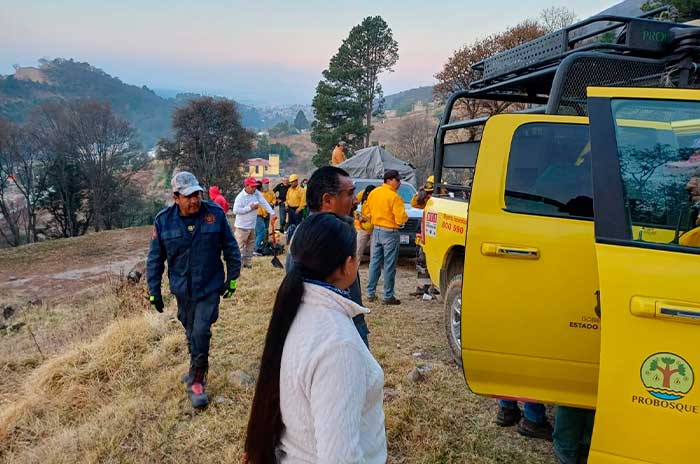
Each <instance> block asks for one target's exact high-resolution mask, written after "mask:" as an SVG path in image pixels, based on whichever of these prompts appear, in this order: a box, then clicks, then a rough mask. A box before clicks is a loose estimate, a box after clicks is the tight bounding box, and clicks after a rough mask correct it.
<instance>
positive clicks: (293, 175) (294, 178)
mask: <svg viewBox="0 0 700 464" xmlns="http://www.w3.org/2000/svg"><path fill="white" fill-rule="evenodd" d="M295 180H299V176H297V175H296V174H292V175H291V176H289V182H294V181H295Z"/></svg>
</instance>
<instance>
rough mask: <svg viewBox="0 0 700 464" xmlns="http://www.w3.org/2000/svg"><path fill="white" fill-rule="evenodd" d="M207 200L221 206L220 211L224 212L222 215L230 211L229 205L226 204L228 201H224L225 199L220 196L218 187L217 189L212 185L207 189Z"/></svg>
mask: <svg viewBox="0 0 700 464" xmlns="http://www.w3.org/2000/svg"><path fill="white" fill-rule="evenodd" d="M209 198H210V199H211V201H213V202H214V203H216V204H217V205H219V206H221V209H223V210H224V213H228V212H229V210H230V209H231V205H229V204H228V201H226V198H225V197H224V196H223V195H222V194H221V191H220V190H219V187H217V186H216V185H212V186H211V187H209Z"/></svg>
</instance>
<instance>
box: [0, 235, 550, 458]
mask: <svg viewBox="0 0 700 464" xmlns="http://www.w3.org/2000/svg"><path fill="white" fill-rule="evenodd" d="M120 233H121V234H123V235H121V236H120V235H119V234H120ZM148 233H149V231H148V228H141V229H132V230H129V231H115V232H109V233H104V234H103V233H101V234H92V235H90V236H87V237H81V238H79V239H71V240H65V241H57V242H56V243H58V244H54V243H53V242H51V244H38V245H33V246H30V247H25V248H24V250H19V251H18V250H7V251H4V252H0V263H4V264H3V266H4V265H5V264H7V263H15V264H14V265H13V267H12V268H11V269H12V270H10V271H8V272H13V273H15V277H18V278H20V280H21V279H25V278H31V277H32V276H34V277H37V278H38V276H40V275H42V273H43V274H50V275H52V276H54V277H56V275H55V273H56V272H58V271H59V270H60V268H61V265H63V267H64V271H65V268H69V269H72V271H73V272H77V270H76V269H75V268H76V267H77V268H79V267H80V266H87V267H88V269H89V268H92V267H94V263H95V262H99V263H101V264H102V265H105V264H109V263H110V262H112V261H114V260H115V259H116V260H120V259H122V258H121V257H120V256H121V254H123V253H132V254H137V255H139V256H142V255H143V253H144V252H145V243H146V242H147V240H148ZM105 244H107V245H109V246H105ZM34 247H38V249H36V250H35V249H34ZM51 247H58V248H51ZM22 256H28V257H29V258H22ZM61 256H65V257H66V258H65V259H63V261H61V260H60V257H61ZM76 257H80V259H76ZM15 261H17V262H15ZM3 269H4V267H3ZM366 271H367V269H366V265H364V266H363V267H362V269H361V279H362V280H363V281H366V277H367V272H366ZM28 276H29V277H28ZM261 277H263V278H261ZM281 278H282V272H280V271H278V270H275V269H273V268H272V267H271V265H270V263H269V258H256V259H255V260H254V264H253V269H252V270H249V271H246V272H244V273H243V275H242V276H241V279H240V280H239V291H238V292H237V293H236V295H235V297H234V299H233V300H232V301H230V300H227V301H224V302H223V303H222V305H221V310H220V318H219V321H218V322H217V323H216V324H215V326H214V329H213V332H214V336H213V339H212V357H211V371H210V376H209V391H210V394H211V398H212V404H211V406H210V407H209V409H208V410H206V411H203V412H194V411H193V410H192V409H191V407H190V405H189V401H188V399H187V397H186V395H185V392H184V388H183V386H182V384H181V383H180V382H179V377H180V375H181V374H182V373H183V372H185V370H186V369H187V359H188V356H187V349H186V345H185V342H184V335H183V333H182V328H181V326H180V324H179V322H178V321H177V319H176V316H175V312H176V308H175V302H174V301H173V299H172V298H168V301H167V302H166V303H167V306H166V311H165V313H164V314H162V315H159V314H155V313H153V312H151V311H150V310H149V309H148V308H147V304H146V303H147V302H146V299H145V298H144V295H145V289H144V287H142V286H141V285H138V286H129V285H127V284H124V283H122V282H120V281H119V280H118V279H113V280H111V281H108V283H107V284H104V283H99V281H97V280H95V281H93V282H90V283H85V282H83V285H84V286H86V288H91V289H92V291H93V293H92V294H91V296H90V297H89V298H85V297H83V298H75V299H72V298H70V297H69V296H67V295H64V296H63V299H62V300H61V301H62V302H61V303H60V304H61V305H63V307H64V311H63V312H59V310H58V309H57V308H56V307H55V306H54V305H55V304H57V303H54V302H53V300H52V299H51V298H49V295H46V293H49V292H51V291H52V289H53V288H55V286H56V285H55V284H54V285H47V286H46V287H42V291H44V293H45V295H44V297H45V304H44V306H42V307H41V308H34V309H32V308H24V309H22V310H21V312H20V314H19V315H17V316H14V317H13V319H12V321H13V323H15V324H16V323H18V322H26V323H27V324H28V325H31V326H32V327H33V329H32V333H33V334H34V335H35V336H36V337H37V340H38V343H39V346H43V347H46V341H45V340H46V333H47V332H50V331H52V330H63V329H62V328H65V327H73V330H74V331H78V329H76V327H75V326H76V324H78V321H80V319H81V316H84V315H87V314H93V315H95V322H94V324H93V325H92V326H91V327H92V329H90V331H91V332H90V334H88V335H84V336H79V337H76V338H75V339H73V340H66V341H64V344H63V345H62V346H60V347H59V346H57V347H56V348H55V349H54V350H47V352H46V353H45V357H46V359H45V360H44V359H42V357H40V356H39V355H38V354H37V352H36V348H35V346H34V345H33V343H32V342H31V340H32V336H31V335H30V334H29V333H28V331H27V326H24V327H22V328H20V329H18V330H17V331H13V332H9V331H8V332H2V335H0V343H2V347H3V355H4V357H5V358H4V359H3V362H2V366H4V367H2V372H1V374H2V375H3V378H4V379H7V376H8V373H12V374H13V375H14V377H13V378H14V380H13V382H12V385H13V387H12V388H7V389H5V388H3V389H2V390H0V462H5V463H34V462H42V463H74V462H88V463H90V462H238V458H239V457H240V455H241V450H242V442H243V438H244V430H245V424H246V422H247V418H248V412H249V406H250V404H251V399H252V394H253V387H252V385H246V384H241V382H240V381H239V379H240V377H241V373H246V374H249V375H252V376H254V375H255V374H256V373H257V369H258V363H259V357H260V353H261V350H262V344H263V338H264V335H265V331H266V327H267V323H268V320H269V317H270V310H271V306H272V302H273V299H274V295H275V292H276V289H277V287H278V285H279V283H280V281H281ZM37 282H38V281H37ZM76 282H81V281H76ZM414 282H415V281H414V270H413V266H412V263H410V262H407V263H403V264H402V266H401V267H400V269H399V272H398V275H397V292H398V296H399V297H401V298H402V299H404V304H403V305H402V306H401V307H385V306H381V305H376V304H373V305H370V308H371V309H372V313H371V314H369V315H368V325H369V327H370V330H371V334H370V343H371V346H372V353H373V354H374V356H375V357H376V358H377V360H378V362H379V363H380V364H381V366H382V367H383V369H384V373H385V388H386V391H385V413H386V426H387V438H388V443H389V454H390V462H391V463H394V464H402V463H435V464H437V463H515V462H518V463H552V462H554V459H553V454H552V452H551V450H550V444H548V443H544V442H541V441H537V440H529V439H525V438H522V437H520V436H519V435H517V434H516V433H515V431H514V430H513V429H501V428H499V427H497V426H495V424H494V423H493V419H494V415H495V411H496V405H495V401H493V400H490V399H486V398H481V397H477V396H475V395H472V394H471V393H469V391H468V389H467V388H466V386H465V383H464V379H463V377H462V372H461V370H460V369H459V368H458V367H457V366H456V365H455V364H454V363H453V362H452V360H451V358H450V354H449V352H448V348H447V346H446V343H445V341H444V335H443V320H442V307H441V305H439V304H438V303H436V302H423V301H416V300H411V299H410V297H408V292H409V291H411V290H412V289H413V288H414V285H415V284H414ZM2 291H3V292H5V293H4V294H5V295H6V296H7V295H8V294H11V293H12V292H14V290H13V289H12V288H9V287H5V288H4V290H2ZM66 298H67V299H66ZM68 309H70V311H71V312H68ZM98 316H99V317H98ZM70 318H72V319H70ZM100 327H101V328H100ZM98 329H99V330H98ZM92 334H94V335H92ZM25 341H26V343H25ZM29 359H31V362H30V361H28V360H29ZM420 365H422V366H430V367H431V368H432V369H431V370H430V371H429V372H428V373H427V376H426V379H425V380H424V381H422V382H419V383H414V382H412V381H411V380H409V379H408V378H407V375H408V373H409V372H411V371H412V370H413V369H414V368H415V367H416V366H420Z"/></svg>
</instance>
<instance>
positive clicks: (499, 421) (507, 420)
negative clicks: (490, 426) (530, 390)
mask: <svg viewBox="0 0 700 464" xmlns="http://www.w3.org/2000/svg"><path fill="white" fill-rule="evenodd" d="M521 417H523V413H522V412H520V408H504V407H503V406H499V408H498V414H496V425H498V426H499V427H512V426H514V425H515V424H517V423H518V422H520V418H521Z"/></svg>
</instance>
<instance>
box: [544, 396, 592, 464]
mask: <svg viewBox="0 0 700 464" xmlns="http://www.w3.org/2000/svg"><path fill="white" fill-rule="evenodd" d="M594 419H595V411H591V410H588V409H580V408H570V407H567V406H557V409H556V410H555V412H554V433H553V434H552V439H553V440H554V454H556V456H557V458H558V459H559V462H560V463H561V464H579V463H585V462H586V461H587V459H588V450H589V448H590V446H591V435H592V434H593V421H594Z"/></svg>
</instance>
